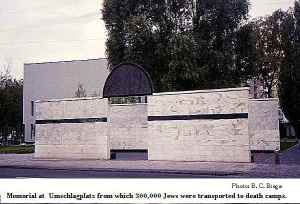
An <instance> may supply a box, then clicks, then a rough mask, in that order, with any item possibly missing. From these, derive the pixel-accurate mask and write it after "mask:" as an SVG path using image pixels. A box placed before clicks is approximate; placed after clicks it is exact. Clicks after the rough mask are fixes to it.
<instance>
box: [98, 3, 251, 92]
mask: <svg viewBox="0 0 300 204" xmlns="http://www.w3.org/2000/svg"><path fill="white" fill-rule="evenodd" d="M248 6H249V2H248V0H227V1H225V0H224V1H219V0H165V1H161V0H147V1H146V0H139V1H136V0H124V1H118V0H105V1H104V5H103V10H102V14H103V19H104V21H105V25H106V28H107V30H108V40H107V42H106V45H107V50H106V54H107V57H108V61H109V65H110V67H113V66H115V65H117V64H119V63H121V62H124V61H130V62H135V63H137V64H140V65H142V66H143V67H145V68H146V69H147V71H148V72H149V73H150V75H151V77H152V80H153V82H154V87H155V89H156V91H166V90H187V89H199V88H217V87H224V86H237V85H239V84H240V79H239V78H238V77H235V76H236V73H237V71H238V70H237V67H236V66H235V63H236V62H235V61H236V59H235V46H236V31H237V30H238V28H239V26H240V25H241V23H242V21H243V20H246V18H247V13H248ZM238 68H239V67H238ZM233 77H234V79H233Z"/></svg>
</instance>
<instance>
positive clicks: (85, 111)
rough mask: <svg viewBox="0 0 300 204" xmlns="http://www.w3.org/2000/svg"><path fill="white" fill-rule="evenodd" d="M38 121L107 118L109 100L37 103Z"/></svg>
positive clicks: (68, 100) (86, 99)
mask: <svg viewBox="0 0 300 204" xmlns="http://www.w3.org/2000/svg"><path fill="white" fill-rule="evenodd" d="M35 107H36V109H35V115H36V120H53V119H54V120H56V119H73V118H99V117H107V108H108V106H107V99H104V98H82V99H78V98H77V99H64V100H49V101H37V102H36V103H35Z"/></svg>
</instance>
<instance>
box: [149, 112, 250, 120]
mask: <svg viewBox="0 0 300 204" xmlns="http://www.w3.org/2000/svg"><path fill="white" fill-rule="evenodd" d="M242 118H248V113H230V114H198V115H168V116H148V121H163V120H224V119H242Z"/></svg>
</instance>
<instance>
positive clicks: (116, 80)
mask: <svg viewBox="0 0 300 204" xmlns="http://www.w3.org/2000/svg"><path fill="white" fill-rule="evenodd" d="M152 94H153V85H152V81H151V78H150V75H149V74H148V72H147V71H146V70H144V69H143V68H142V67H141V66H139V65H136V64H133V63H122V64H119V65H117V66H116V67H114V68H113V70H112V71H111V73H110V74H109V76H108V77H107V79H106V82H105V85H104V88H103V97H104V98H109V97H121V96H147V95H152Z"/></svg>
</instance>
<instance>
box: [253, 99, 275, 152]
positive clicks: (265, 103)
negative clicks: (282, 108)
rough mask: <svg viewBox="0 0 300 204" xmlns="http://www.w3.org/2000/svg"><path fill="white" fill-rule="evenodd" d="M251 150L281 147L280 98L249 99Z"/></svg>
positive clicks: (271, 149) (273, 149)
mask: <svg viewBox="0 0 300 204" xmlns="http://www.w3.org/2000/svg"><path fill="white" fill-rule="evenodd" d="M249 136H250V145H251V150H257V151H260V150H263V151H275V150H279V149H280V134H279V112H278V99H257V100H254V99H253V100H249Z"/></svg>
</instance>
